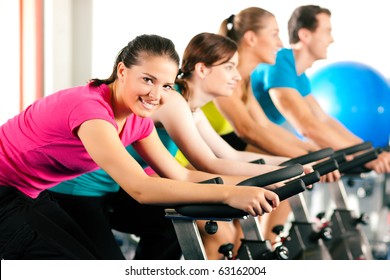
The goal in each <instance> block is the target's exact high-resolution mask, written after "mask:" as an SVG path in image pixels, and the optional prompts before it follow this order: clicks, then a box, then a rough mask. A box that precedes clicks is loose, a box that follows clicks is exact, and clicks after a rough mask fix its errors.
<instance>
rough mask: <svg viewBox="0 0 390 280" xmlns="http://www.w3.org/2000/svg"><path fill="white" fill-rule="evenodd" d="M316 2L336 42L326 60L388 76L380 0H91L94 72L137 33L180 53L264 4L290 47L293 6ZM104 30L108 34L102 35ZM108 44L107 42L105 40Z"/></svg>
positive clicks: (102, 71)
mask: <svg viewBox="0 0 390 280" xmlns="http://www.w3.org/2000/svg"><path fill="white" fill-rule="evenodd" d="M303 4H317V5H321V6H324V7H327V8H329V9H330V10H331V11H332V25H333V30H334V31H333V35H334V38H335V43H334V44H333V45H331V47H330V48H329V53H328V60H327V61H321V62H317V63H316V64H315V65H314V67H313V69H315V68H316V67H319V66H321V64H324V63H329V62H332V61H338V60H356V61H361V62H365V63H367V64H370V65H371V66H373V67H374V68H376V69H378V70H379V71H381V72H382V73H383V74H384V75H385V76H387V77H390V63H389V61H390V54H389V50H390V41H389V40H388V39H387V35H386V34H388V33H389V31H388V28H389V27H390V16H389V15H388V9H387V8H386V4H385V1H382V0H370V1H362V0H317V1H304V0H197V1H188V0H185V1H183V0H165V1H162V0H152V1H147V2H143V1H127V0H111V1H106V0H95V1H94V13H93V14H94V21H93V27H94V30H93V46H94V48H93V50H92V51H93V52H92V55H93V67H92V73H93V74H95V76H96V75H98V76H103V77H105V76H106V75H107V74H108V72H111V67H112V63H113V61H114V57H115V55H116V53H117V51H119V49H120V48H122V47H123V46H124V44H126V43H127V41H129V40H131V39H132V38H133V37H135V36H136V35H138V34H140V33H156V34H159V35H163V36H165V37H168V38H170V39H172V40H173V41H174V43H175V44H176V47H177V49H178V51H179V54H182V52H183V50H184V48H185V46H186V44H187V42H188V41H189V40H190V38H191V37H192V36H194V35H195V34H197V33H199V32H203V31H209V32H217V30H218V28H219V25H220V22H221V21H222V20H223V19H225V18H227V17H228V16H230V15H231V14H232V13H238V12H239V11H240V10H241V9H244V8H246V7H249V6H259V7H262V8H265V9H267V10H269V11H271V12H272V13H274V14H275V16H276V17H277V20H278V23H279V27H280V35H281V39H282V41H283V42H284V44H285V45H288V37H287V21H288V18H289V16H290V14H291V12H292V11H293V9H294V8H295V7H297V6H299V5H303ZM103 34H109V35H106V36H104V35H103ZM107 41H109V42H110V43H109V44H108V45H107V46H105V44H104V43H106V42H107Z"/></svg>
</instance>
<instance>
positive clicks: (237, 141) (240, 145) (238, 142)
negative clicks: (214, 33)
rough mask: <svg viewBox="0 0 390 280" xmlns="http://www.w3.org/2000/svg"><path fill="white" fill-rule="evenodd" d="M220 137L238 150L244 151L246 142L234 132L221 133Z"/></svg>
mask: <svg viewBox="0 0 390 280" xmlns="http://www.w3.org/2000/svg"><path fill="white" fill-rule="evenodd" d="M221 137H222V138H223V139H224V140H225V141H226V142H228V143H229V144H230V146H232V147H233V148H234V149H236V150H238V151H245V149H246V147H247V146H248V144H247V143H246V142H245V141H244V140H242V139H241V138H240V137H238V136H237V134H236V133H235V132H231V133H228V134H225V135H221Z"/></svg>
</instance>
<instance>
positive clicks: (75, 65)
mask: <svg viewBox="0 0 390 280" xmlns="http://www.w3.org/2000/svg"><path fill="white" fill-rule="evenodd" d="M44 2H45V13H46V14H45V95H48V94H50V93H52V92H53V91H55V90H58V89H60V88H64V87H70V86H74V85H77V84H79V83H81V82H83V81H86V80H88V79H89V78H94V77H99V78H106V77H107V76H108V75H109V74H110V73H111V69H112V65H113V63H114V59H115V56H116V54H117V52H118V51H119V50H120V49H121V48H122V47H123V46H124V45H125V44H127V42H128V41H130V40H131V39H133V38H134V37H135V36H137V35H139V34H142V33H154V34H159V35H162V36H165V37H168V38H170V39H172V40H173V41H174V43H175V44H176V47H177V50H178V52H179V54H182V52H183V50H184V48H185V46H186V44H187V43H188V41H189V40H190V38H192V37H193V36H194V35H196V34H197V33H200V32H204V31H208V32H216V31H217V30H218V28H219V25H220V22H221V21H222V20H223V19H224V18H226V17H228V16H230V15H231V14H232V13H237V12H239V11H240V10H241V9H244V8H246V7H249V6H260V7H263V8H265V9H267V10H269V11H271V12H273V13H274V14H275V15H276V17H277V20H278V23H279V27H280V29H281V32H280V35H281V38H282V41H283V42H284V44H285V45H287V44H288V41H287V40H288V38H287V20H288V18H289V16H290V14H291V12H292V11H293V9H294V8H295V7H296V6H299V5H303V4H318V5H321V6H324V7H327V8H329V9H330V10H331V11H332V24H333V30H334V31H333V35H334V38H335V43H334V44H333V45H331V47H330V48H329V53H328V59H327V60H326V61H320V62H316V63H315V64H314V66H313V68H312V71H315V70H316V69H317V68H318V67H320V66H322V65H324V64H327V63H330V62H334V61H339V60H355V61H361V62H364V63H367V64H369V65H371V66H372V67H374V68H376V69H377V70H379V71H380V72H381V73H382V74H383V75H385V76H386V77H388V78H389V77H390V63H389V61H390V55H389V50H390V42H389V40H388V39H387V35H386V34H388V33H389V31H388V28H389V27H390V16H389V15H388V9H387V5H386V1H383V0H370V1H362V0H317V1H304V0H196V1H190V0H149V1H133V0H130V1H129V0H44ZM18 12H19V11H18V1H15V0H0V28H1V32H2V33H1V34H2V38H3V39H2V40H4V41H2V44H1V45H0V48H1V49H0V50H1V51H0V59H1V63H0V74H1V75H0V77H1V79H2V91H1V93H0V123H2V122H4V121H5V120H6V119H8V118H9V117H11V116H13V115H14V114H16V113H17V111H18V102H19V101H18V98H19V89H18V83H19V77H18V75H19V72H18V71H19V70H18V65H19V45H18V44H19V41H18V40H19V39H18V38H19V37H18V32H19V31H18V30H19V27H18V24H19V22H18V16H19V15H18ZM91 21H92V24H91ZM75 40H76V41H77V42H76V41H75ZM4 42H5V43H4Z"/></svg>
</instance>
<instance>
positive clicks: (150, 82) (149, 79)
mask: <svg viewBox="0 0 390 280" xmlns="http://www.w3.org/2000/svg"><path fill="white" fill-rule="evenodd" d="M143 80H144V81H145V82H146V83H149V84H153V80H152V79H151V78H148V77H144V78H143Z"/></svg>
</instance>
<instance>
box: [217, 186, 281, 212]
mask: <svg viewBox="0 0 390 280" xmlns="http://www.w3.org/2000/svg"><path fill="white" fill-rule="evenodd" d="M224 203H226V204H228V205H230V206H231V207H234V208H238V209H241V210H243V211H245V212H247V213H248V214H250V215H251V216H254V217H256V216H261V215H263V214H264V213H270V212H272V210H273V209H274V208H276V207H277V206H278V205H279V203H280V201H279V197H278V195H277V194H276V193H274V192H272V191H269V190H266V189H265V188H259V187H251V186H237V187H236V188H233V189H232V190H231V191H230V192H229V193H228V195H227V197H226V199H225V201H224Z"/></svg>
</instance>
